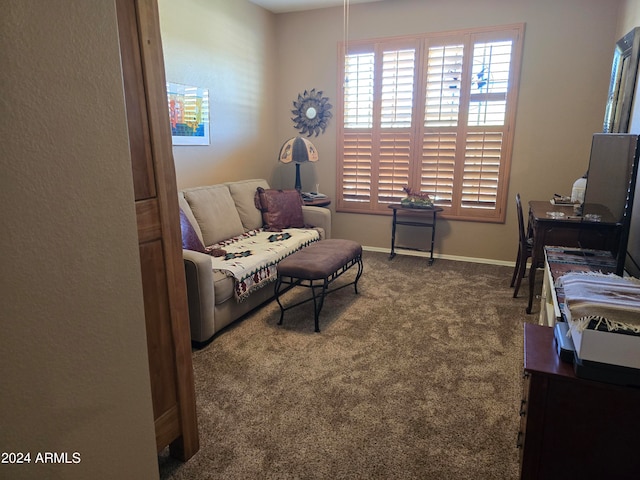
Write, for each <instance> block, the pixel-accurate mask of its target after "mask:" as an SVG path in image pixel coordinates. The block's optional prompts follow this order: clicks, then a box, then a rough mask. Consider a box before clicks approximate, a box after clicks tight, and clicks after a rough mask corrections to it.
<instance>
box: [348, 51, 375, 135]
mask: <svg viewBox="0 0 640 480" xmlns="http://www.w3.org/2000/svg"><path fill="white" fill-rule="evenodd" d="M373 67H374V55H373V53H366V54H361V55H348V56H347V57H346V59H345V86H344V127H345V128H371V127H372V126H373Z"/></svg>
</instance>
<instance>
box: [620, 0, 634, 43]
mask: <svg viewBox="0 0 640 480" xmlns="http://www.w3.org/2000/svg"><path fill="white" fill-rule="evenodd" d="M639 26H640V0H621V1H620V6H619V11H618V28H617V33H616V39H618V38H620V37H622V36H623V35H624V34H626V33H627V32H629V31H630V30H632V29H633V28H635V27H639Z"/></svg>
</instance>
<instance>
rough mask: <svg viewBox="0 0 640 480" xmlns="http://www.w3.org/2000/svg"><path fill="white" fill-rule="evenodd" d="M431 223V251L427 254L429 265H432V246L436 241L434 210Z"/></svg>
mask: <svg viewBox="0 0 640 480" xmlns="http://www.w3.org/2000/svg"><path fill="white" fill-rule="evenodd" d="M432 223H433V225H432V227H431V251H430V256H429V266H431V265H433V246H434V244H435V241H436V212H435V211H434V212H433V222H432Z"/></svg>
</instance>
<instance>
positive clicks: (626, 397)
mask: <svg viewBox="0 0 640 480" xmlns="http://www.w3.org/2000/svg"><path fill="white" fill-rule="evenodd" d="M638 405H640V389H637V388H631V387H622V386H618V385H612V384H608V383H603V382H595V381H593V380H584V379H581V378H578V377H576V375H575V373H574V371H573V367H572V365H571V364H570V363H565V362H562V361H560V359H559V358H558V354H557V352H556V349H555V345H554V338H553V328H549V327H542V326H539V325H532V324H530V323H526V324H525V325H524V385H523V398H522V403H521V409H520V418H521V420H520V432H519V433H518V447H519V448H520V449H521V450H520V465H521V477H520V478H521V479H523V480H525V479H531V480H567V479H574V478H579V479H585V480H586V479H591V478H597V479H608V478H615V479H620V480H622V479H625V480H626V479H636V478H638V472H639V471H640V455H638V451H639V450H640V435H638V432H639V431H640V415H638V414H637V410H638Z"/></svg>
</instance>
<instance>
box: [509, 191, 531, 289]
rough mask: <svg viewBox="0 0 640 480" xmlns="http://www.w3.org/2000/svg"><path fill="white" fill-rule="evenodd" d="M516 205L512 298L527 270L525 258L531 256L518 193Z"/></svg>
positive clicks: (528, 235)
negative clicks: (516, 221) (515, 250)
mask: <svg viewBox="0 0 640 480" xmlns="http://www.w3.org/2000/svg"><path fill="white" fill-rule="evenodd" d="M516 207H517V210H518V257H517V258H516V266H515V268H514V269H513V276H512V277H511V286H512V287H513V286H514V285H515V290H514V291H513V298H516V297H517V296H518V290H520V282H521V281H522V277H524V275H525V272H526V271H527V260H528V259H529V258H531V251H532V249H533V238H531V236H530V233H529V232H528V230H529V229H527V231H525V228H524V217H523V215H522V201H521V200H520V194H519V193H517V194H516Z"/></svg>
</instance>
